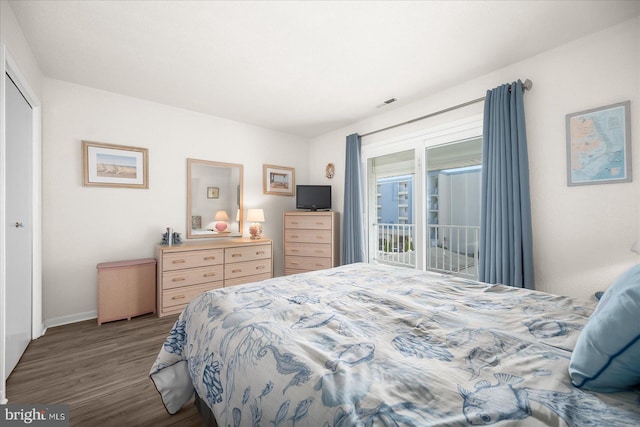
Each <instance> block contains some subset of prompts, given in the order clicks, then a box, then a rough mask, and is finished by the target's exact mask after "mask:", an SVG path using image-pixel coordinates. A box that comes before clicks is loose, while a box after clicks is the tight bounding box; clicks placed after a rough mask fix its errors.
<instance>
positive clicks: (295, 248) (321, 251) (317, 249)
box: [284, 243, 332, 258]
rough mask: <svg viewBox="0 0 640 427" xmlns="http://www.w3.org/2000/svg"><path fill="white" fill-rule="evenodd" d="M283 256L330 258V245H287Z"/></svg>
mask: <svg viewBox="0 0 640 427" xmlns="http://www.w3.org/2000/svg"><path fill="white" fill-rule="evenodd" d="M284 254H285V255H293V256H313V257H322V258H324V257H328V258H331V255H332V251H331V243H317V244H314V245H310V244H309V243H289V244H288V245H286V247H285V248H284Z"/></svg>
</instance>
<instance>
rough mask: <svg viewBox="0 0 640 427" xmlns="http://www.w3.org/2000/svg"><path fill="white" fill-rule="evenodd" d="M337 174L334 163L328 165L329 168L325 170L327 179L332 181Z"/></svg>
mask: <svg viewBox="0 0 640 427" xmlns="http://www.w3.org/2000/svg"><path fill="white" fill-rule="evenodd" d="M335 173H336V167H335V165H334V164H333V163H329V164H327V168H326V170H325V175H326V177H327V178H329V179H332V178H333V175H334V174H335Z"/></svg>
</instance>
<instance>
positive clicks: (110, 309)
mask: <svg viewBox="0 0 640 427" xmlns="http://www.w3.org/2000/svg"><path fill="white" fill-rule="evenodd" d="M96 268H97V269H98V325H101V324H103V323H104V322H110V321H112V320H122V319H127V320H131V318H132V317H134V316H140V315H142V314H147V313H155V312H156V292H155V291H156V289H155V288H156V260H155V259H153V258H145V259H137V260H132V261H115V262H103V263H100V264H98V265H97V266H96Z"/></svg>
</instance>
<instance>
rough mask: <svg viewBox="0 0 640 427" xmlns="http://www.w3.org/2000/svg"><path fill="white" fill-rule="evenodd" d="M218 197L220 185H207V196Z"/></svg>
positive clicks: (210, 197)
mask: <svg viewBox="0 0 640 427" xmlns="http://www.w3.org/2000/svg"><path fill="white" fill-rule="evenodd" d="M219 197H220V187H207V198H209V199H217V198H219Z"/></svg>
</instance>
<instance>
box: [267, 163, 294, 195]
mask: <svg viewBox="0 0 640 427" xmlns="http://www.w3.org/2000/svg"><path fill="white" fill-rule="evenodd" d="M262 172H263V174H264V176H263V178H262V180H263V192H264V194H277V195H279V196H294V195H295V194H296V185H295V173H296V170H295V169H294V168H288V167H284V166H274V165H262Z"/></svg>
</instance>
